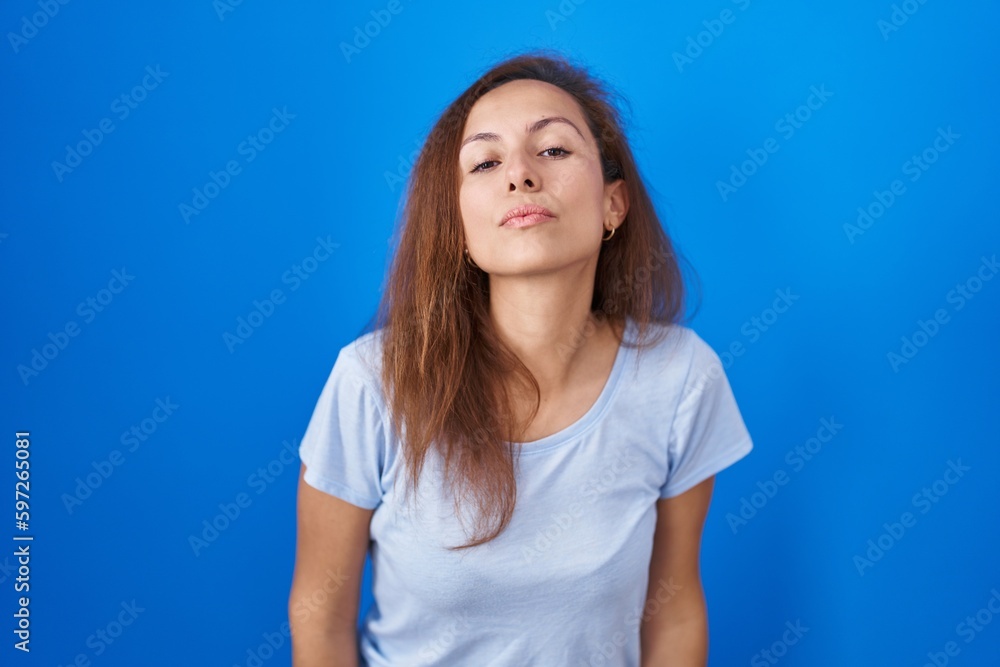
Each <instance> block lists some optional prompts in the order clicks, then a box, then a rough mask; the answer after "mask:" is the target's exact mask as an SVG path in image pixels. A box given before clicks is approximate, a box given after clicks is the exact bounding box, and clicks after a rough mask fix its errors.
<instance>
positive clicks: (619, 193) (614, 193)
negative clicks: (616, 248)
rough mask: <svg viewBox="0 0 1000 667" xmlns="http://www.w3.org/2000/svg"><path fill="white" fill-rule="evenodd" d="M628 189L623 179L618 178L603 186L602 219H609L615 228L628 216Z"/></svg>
mask: <svg viewBox="0 0 1000 667" xmlns="http://www.w3.org/2000/svg"><path fill="white" fill-rule="evenodd" d="M628 206H629V200H628V187H627V186H626V184H625V179H622V178H619V179H618V180H616V181H614V182H613V183H608V184H607V185H605V186H604V219H605V220H608V219H610V220H611V222H612V224H613V225H614V226H615V227H617V226H618V225H620V224H621V222H622V220H624V219H625V216H626V215H627V214H628Z"/></svg>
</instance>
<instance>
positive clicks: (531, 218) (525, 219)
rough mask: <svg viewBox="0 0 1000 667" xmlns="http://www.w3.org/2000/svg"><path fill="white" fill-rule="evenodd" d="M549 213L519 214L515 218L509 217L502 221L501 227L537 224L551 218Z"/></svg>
mask: <svg viewBox="0 0 1000 667" xmlns="http://www.w3.org/2000/svg"><path fill="white" fill-rule="evenodd" d="M551 219H552V216H551V215H545V214H544V213H529V214H528V215H521V216H518V217H516V218H511V219H510V220H508V221H507V222H505V223H503V225H502V226H503V227H518V228H520V227H531V226H532V225H537V224H539V223H541V222H545V221H546V220H551Z"/></svg>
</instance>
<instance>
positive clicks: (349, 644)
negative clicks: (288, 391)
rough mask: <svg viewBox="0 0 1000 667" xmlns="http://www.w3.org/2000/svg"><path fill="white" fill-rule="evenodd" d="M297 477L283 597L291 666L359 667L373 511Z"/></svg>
mask: <svg viewBox="0 0 1000 667" xmlns="http://www.w3.org/2000/svg"><path fill="white" fill-rule="evenodd" d="M304 474H305V466H304V465H303V466H302V471H301V472H300V474H299V490H298V509H297V515H298V533H297V538H296V540H297V542H296V549H295V573H294V575H293V577H292V588H291V593H290V595H289V598H288V619H289V624H290V625H291V630H292V664H293V665H294V667H321V666H322V667H358V642H357V635H356V629H357V620H358V603H359V598H360V593H361V576H362V572H363V570H364V564H365V555H366V553H367V551H368V542H369V532H368V530H369V526H370V524H371V516H372V510H366V509H362V508H360V507H356V506H354V505H352V504H350V503H348V502H345V501H343V500H340V499H339V498H335V497H334V496H331V495H330V494H328V493H324V492H322V491H320V490H318V489H314V488H313V487H311V486H309V484H308V483H306V482H305V480H304V479H303V478H302V477H303V475H304Z"/></svg>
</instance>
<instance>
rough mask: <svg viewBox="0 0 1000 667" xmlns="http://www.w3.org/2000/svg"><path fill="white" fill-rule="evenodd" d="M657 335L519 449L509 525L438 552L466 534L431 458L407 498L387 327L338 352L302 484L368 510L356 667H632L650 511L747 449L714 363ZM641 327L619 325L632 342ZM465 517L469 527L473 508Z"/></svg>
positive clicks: (683, 333) (703, 347)
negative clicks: (586, 401) (366, 579)
mask: <svg viewBox="0 0 1000 667" xmlns="http://www.w3.org/2000/svg"><path fill="white" fill-rule="evenodd" d="M654 326H664V325H654ZM668 328H669V330H670V331H669V335H668V336H667V337H666V338H665V340H664V341H663V342H662V343H660V344H659V345H657V346H656V347H654V348H651V349H647V350H644V351H641V352H640V351H638V350H635V349H633V348H627V347H625V346H620V347H619V349H618V353H617V356H616V358H615V362H614V366H613V368H612V371H611V375H610V376H609V378H608V381H607V383H606V384H605V386H604V388H603V390H602V392H601V394H600V396H599V397H598V399H597V401H596V402H595V403H594V405H593V406H592V407H591V408H590V409H589V410H588V411H587V413H586V414H584V415H583V417H581V418H580V419H579V420H577V421H576V422H575V423H573V424H571V425H570V426H567V427H566V428H564V429H563V430H561V431H559V432H557V433H554V434H552V435H549V436H547V437H545V438H542V439H540V440H535V441H533V442H530V443H524V444H523V445H522V446H521V447H522V448H521V454H520V462H519V464H518V473H517V489H518V491H517V506H516V508H515V512H514V515H513V519H512V520H511V523H510V524H509V525H508V526H507V528H506V530H505V531H504V532H503V533H501V534H500V536H499V537H497V538H495V539H494V540H493V541H491V542H488V543H487V544H485V545H481V546H478V547H472V548H471V549H466V550H463V551H458V552H452V551H448V550H446V549H445V548H444V547H447V546H457V545H460V544H464V543H465V542H466V541H467V537H468V536H467V534H466V533H465V532H463V529H462V527H461V524H460V523H459V521H458V518H457V517H456V516H455V514H454V509H453V501H452V497H451V496H450V495H449V494H448V493H447V492H446V488H445V484H444V483H443V481H442V479H443V477H442V475H441V473H442V469H443V468H442V465H441V464H442V459H441V458H440V457H439V456H437V455H435V454H434V453H433V451H432V453H431V454H429V455H428V457H427V459H426V462H425V466H424V470H423V472H422V477H421V480H420V485H419V487H418V494H417V495H418V502H417V503H416V505H413V504H412V503H410V502H407V501H409V499H407V498H406V496H405V490H406V486H405V470H404V468H403V458H402V453H401V451H400V443H399V442H398V441H397V439H396V438H395V436H394V434H393V430H392V428H391V422H390V421H389V420H390V419H391V416H390V415H389V414H388V412H387V409H386V405H385V401H384V395H383V393H382V391H381V388H380V387H381V385H380V381H379V375H378V369H379V366H380V351H379V349H378V345H379V340H380V339H379V335H380V333H381V330H377V331H374V332H371V333H367V334H365V335H363V336H361V337H359V338H357V339H356V340H354V341H353V342H351V343H349V344H348V345H346V346H344V347H343V348H342V349H341V351H340V354H339V356H338V357H337V360H336V363H335V364H334V366H333V370H332V371H331V373H330V376H329V378H328V380H327V382H326V384H325V386H324V388H323V391H322V393H321V395H320V397H319V401H318V403H317V405H316V408H315V410H314V412H313V415H312V418H311V419H310V421H309V424H308V427H307V429H306V432H305V435H304V436H303V439H302V443H301V445H300V456H301V458H302V461H303V462H304V463H305V465H306V473H305V481H306V482H307V483H308V484H310V485H311V486H313V487H315V488H317V489H320V490H321V491H325V492H326V493H329V494H332V495H334V496H336V497H338V498H341V499H342V500H345V501H347V502H349V503H352V504H354V505H357V506H359V507H363V508H366V509H374V510H375V511H374V513H373V515H372V522H371V559H372V594H373V597H374V604H372V606H371V607H370V608H369V611H368V613H367V615H366V616H365V617H364V619H363V620H362V627H361V628H360V630H359V635H358V642H359V649H360V655H361V660H362V665H363V666H364V667H412V666H415V665H441V666H448V667H452V666H454V667H458V666H465V665H475V666H476V667H528V666H532V665H537V666H541V667H554V666H556V665H558V666H560V667H564V666H567V667H577V666H584V665H586V666H590V665H604V666H606V667H614V666H618V667H638V665H639V623H640V618H641V616H642V614H643V607H644V605H645V603H646V592H647V584H648V581H649V564H650V557H651V554H652V547H653V533H654V529H655V524H656V501H657V500H658V499H660V498H670V497H673V496H676V495H678V494H680V493H683V492H684V491H687V490H688V489H690V488H691V487H693V486H695V485H696V484H698V483H699V482H701V481H704V480H705V479H707V478H708V477H710V476H712V475H714V474H716V473H718V472H720V471H721V470H723V469H724V468H727V467H728V466H730V465H732V464H733V463H735V462H736V461H738V460H739V459H741V458H743V457H744V456H745V455H746V454H748V453H749V452H750V450H751V449H752V448H753V443H752V441H751V439H750V434H749V433H748V431H747V429H746V426H745V425H744V422H743V419H742V417H741V415H740V411H739V408H738V407H737V404H736V401H735V399H734V396H733V393H732V390H731V388H730V385H729V381H728V379H727V378H726V375H725V372H724V369H723V367H722V364H721V362H720V359H719V357H718V355H717V354H716V353H715V352H714V351H713V349H712V348H711V347H710V346H709V345H708V344H707V343H705V342H704V341H703V340H702V339H701V338H700V337H699V336H698V335H697V334H696V333H695V332H694V331H693V330H692V329H690V328H688V327H685V326H683V325H671V326H670V327H668ZM635 331H636V328H635V323H634V322H633V321H632V320H629V322H628V327H627V329H626V333H625V335H626V337H627V339H630V340H631V339H634V336H635ZM404 437H405V432H404ZM397 480H398V483H396V484H394V482H397ZM462 511H463V514H465V513H466V512H468V514H467V515H466V517H467V518H466V521H465V524H466V525H467V526H468V527H469V530H472V526H473V525H474V524H473V521H472V519H473V518H474V516H475V514H474V510H473V509H471V501H470V508H469V509H463V510H462ZM661 587H662V588H663V589H664V590H663V592H662V594H663V595H664V596H669V595H670V594H672V590H673V589H671V583H670V582H662V583H661ZM663 599H665V598H663Z"/></svg>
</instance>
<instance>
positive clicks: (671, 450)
mask: <svg viewBox="0 0 1000 667" xmlns="http://www.w3.org/2000/svg"><path fill="white" fill-rule="evenodd" d="M691 335H692V345H693V351H692V361H691V366H690V370H689V372H688V375H687V379H686V380H685V383H684V388H683V390H682V393H681V398H680V403H679V404H678V408H677V412H676V414H675V416H674V419H673V423H672V425H671V428H670V435H669V437H668V443H667V460H668V471H667V480H666V482H665V483H664V484H663V486H662V487H660V498H672V497H674V496H677V495H680V494H681V493H684V492H685V491H687V490H688V489H690V488H692V487H694V486H696V485H697V484H699V483H700V482H703V481H705V480H706V479H708V478H709V477H711V476H712V475H715V474H716V473H718V472H720V471H722V470H723V469H725V468H727V467H729V466H730V465H732V464H734V463H736V462H737V461H738V460H740V459H741V458H743V457H744V456H746V455H747V454H749V453H750V450H751V449H753V442H752V440H751V438H750V433H749V432H748V431H747V428H746V425H745V424H744V422H743V417H742V415H741V414H740V410H739V407H738V406H737V405H736V398H735V397H734V396H733V390H732V388H731V387H730V385H729V379H728V378H727V377H726V372H725V369H724V368H723V365H722V361H721V359H720V358H719V355H718V354H716V352H715V350H713V349H712V348H711V347H710V346H709V345H708V343H706V342H705V341H704V340H702V339H701V338H700V337H699V336H698V335H697V334H695V333H694V332H693V331H692V332H691Z"/></svg>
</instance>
